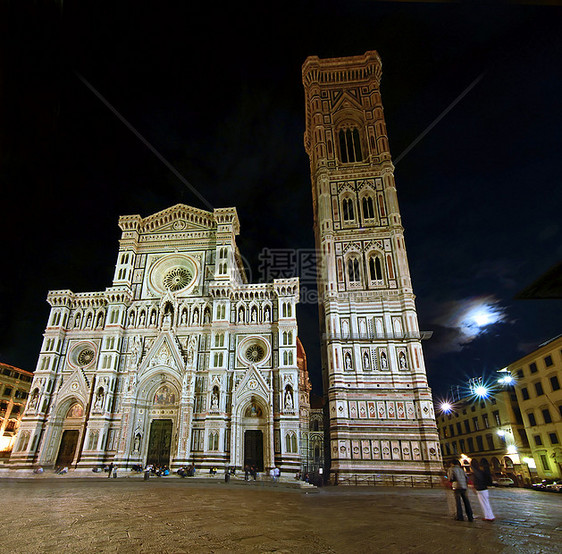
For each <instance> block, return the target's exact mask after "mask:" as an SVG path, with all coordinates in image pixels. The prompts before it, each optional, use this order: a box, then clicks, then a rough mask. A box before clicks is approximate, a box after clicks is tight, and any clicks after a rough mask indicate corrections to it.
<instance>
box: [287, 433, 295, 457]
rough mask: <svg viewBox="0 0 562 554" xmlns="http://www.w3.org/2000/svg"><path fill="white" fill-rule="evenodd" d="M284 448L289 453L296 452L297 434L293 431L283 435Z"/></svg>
mask: <svg viewBox="0 0 562 554" xmlns="http://www.w3.org/2000/svg"><path fill="white" fill-rule="evenodd" d="M285 450H286V451H287V452H289V453H296V452H297V435H296V434H295V433H294V432H290V433H287V434H286V435H285Z"/></svg>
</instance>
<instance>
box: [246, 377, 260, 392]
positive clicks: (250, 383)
mask: <svg viewBox="0 0 562 554" xmlns="http://www.w3.org/2000/svg"><path fill="white" fill-rule="evenodd" d="M248 388H249V389H252V390H254V389H257V388H258V382H257V381H256V380H255V379H250V380H249V381H248Z"/></svg>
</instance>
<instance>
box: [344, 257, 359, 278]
mask: <svg viewBox="0 0 562 554" xmlns="http://www.w3.org/2000/svg"><path fill="white" fill-rule="evenodd" d="M347 276H348V278H349V282H350V283H358V282H359V281H361V272H360V270H359V260H358V259H357V258H349V259H348V260H347Z"/></svg>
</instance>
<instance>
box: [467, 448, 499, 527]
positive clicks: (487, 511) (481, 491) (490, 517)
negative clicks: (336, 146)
mask: <svg viewBox="0 0 562 554" xmlns="http://www.w3.org/2000/svg"><path fill="white" fill-rule="evenodd" d="M470 467H471V468H472V483H473V485H474V490H475V491H476V496H477V497H478V502H479V503H480V507H481V508H482V513H483V514H484V517H483V518H482V520H483V521H494V519H496V518H495V516H494V512H493V511H492V506H490V499H489V498H488V485H490V484H491V481H492V478H491V475H490V474H489V473H487V472H486V471H484V468H482V466H481V465H480V464H479V463H478V461H477V460H476V459H475V458H473V459H472V462H471V463H470Z"/></svg>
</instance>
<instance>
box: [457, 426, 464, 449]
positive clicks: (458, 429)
mask: <svg viewBox="0 0 562 554" xmlns="http://www.w3.org/2000/svg"><path fill="white" fill-rule="evenodd" d="M457 433H458V434H459V435H462V427H461V424H460V422H457ZM461 450H464V448H463V447H462V446H461Z"/></svg>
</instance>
